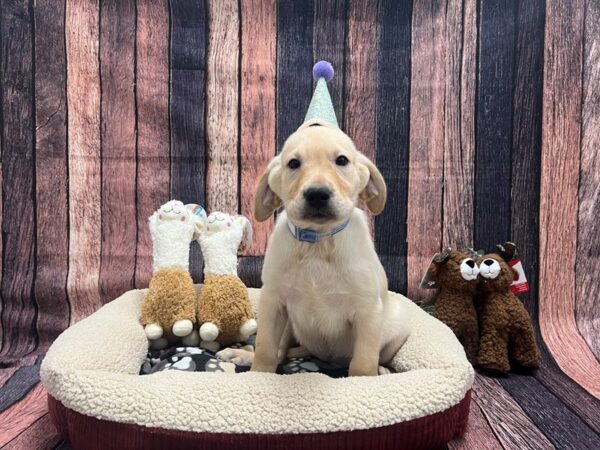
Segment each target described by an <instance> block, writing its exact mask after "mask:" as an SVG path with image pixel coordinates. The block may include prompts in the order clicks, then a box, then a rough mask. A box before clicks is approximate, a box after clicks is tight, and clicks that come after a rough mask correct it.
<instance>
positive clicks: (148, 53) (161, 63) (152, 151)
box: [135, 0, 171, 288]
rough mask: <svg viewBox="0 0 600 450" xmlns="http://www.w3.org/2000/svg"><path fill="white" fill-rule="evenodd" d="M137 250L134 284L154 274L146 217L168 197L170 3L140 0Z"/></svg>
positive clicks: (141, 284)
mask: <svg viewBox="0 0 600 450" xmlns="http://www.w3.org/2000/svg"><path fill="white" fill-rule="evenodd" d="M135 78H136V103H137V166H136V167H137V175H136V193H137V248H136V263H135V270H136V271H135V286H136V287H137V288H144V287H147V286H148V283H149V282H150V278H151V277H152V240H151V239H150V231H149V229H148V217H150V215H152V213H153V212H154V211H155V210H156V209H157V208H158V207H159V206H160V205H162V204H163V203H165V202H167V200H169V184H170V170H171V168H170V156H169V5H168V0H159V1H156V0H138V2H137V27H136V74H135Z"/></svg>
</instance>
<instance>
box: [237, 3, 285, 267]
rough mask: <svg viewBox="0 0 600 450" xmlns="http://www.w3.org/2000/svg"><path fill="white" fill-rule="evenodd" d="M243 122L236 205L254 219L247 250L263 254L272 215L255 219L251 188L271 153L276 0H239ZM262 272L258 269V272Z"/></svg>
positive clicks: (273, 109) (274, 119) (264, 167)
mask: <svg viewBox="0 0 600 450" xmlns="http://www.w3.org/2000/svg"><path fill="white" fill-rule="evenodd" d="M241 8H242V11H241V16H242V42H241V46H242V50H241V51H242V61H241V72H242V77H241V99H240V101H241V105H240V114H241V119H240V120H241V124H240V203H241V204H240V208H241V213H242V214H243V215H245V216H246V217H248V219H250V221H251V223H252V231H253V242H252V245H251V247H250V248H249V249H248V250H247V251H246V254H247V255H253V256H257V255H263V254H264V252H265V248H266V246H267V239H268V237H269V235H270V233H271V230H272V228H273V219H269V220H268V221H266V222H262V223H260V222H257V221H256V220H254V214H253V209H254V189H255V186H256V183H257V182H258V180H259V178H260V176H261V175H262V173H263V171H264V170H265V169H266V167H267V164H268V163H269V161H270V160H271V158H273V156H275V153H276V148H275V122H276V118H275V72H276V64H277V61H276V56H275V52H276V41H277V36H276V24H277V9H276V8H277V4H276V1H275V0H268V1H265V0H248V1H243V2H241ZM259 275H260V274H259Z"/></svg>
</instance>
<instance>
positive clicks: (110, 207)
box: [100, 0, 137, 303]
mask: <svg viewBox="0 0 600 450" xmlns="http://www.w3.org/2000/svg"><path fill="white" fill-rule="evenodd" d="M100 12H101V14H100V30H101V32H100V49H101V51H100V75H101V80H100V82H101V92H102V99H101V101H102V103H101V136H100V139H101V141H100V142H101V145H102V149H101V156H102V246H101V248H102V251H101V260H100V264H101V265H100V293H101V295H102V301H103V302H104V303H106V302H109V301H110V300H112V299H114V298H115V297H118V296H119V295H121V294H122V293H123V292H125V291H128V290H130V289H132V288H133V279H134V276H135V247H136V235H137V223H136V194H135V188H136V183H135V174H136V167H135V141H136V120H135V95H134V86H135V74H134V67H135V65H134V59H135V51H134V49H135V0H120V1H118V2H113V1H104V0H103V1H102V3H101V6H100Z"/></svg>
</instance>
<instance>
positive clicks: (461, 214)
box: [442, 0, 477, 248]
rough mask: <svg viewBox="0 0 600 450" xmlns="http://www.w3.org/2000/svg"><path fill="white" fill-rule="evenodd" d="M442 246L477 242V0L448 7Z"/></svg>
mask: <svg viewBox="0 0 600 450" xmlns="http://www.w3.org/2000/svg"><path fill="white" fill-rule="evenodd" d="M445 20H446V42H447V53H446V57H445V71H446V74H445V77H444V79H445V101H444V105H445V106H444V157H443V159H444V192H443V205H442V206H443V207H442V211H443V226H442V247H447V246H451V247H452V248H464V247H470V246H472V245H473V200H474V195H475V193H474V181H475V179H474V177H475V175H474V170H475V167H474V162H475V97H476V89H475V87H476V74H477V61H476V57H477V1H476V0H467V1H464V2H463V1H462V0H449V1H448V7H447V8H446V19H445Z"/></svg>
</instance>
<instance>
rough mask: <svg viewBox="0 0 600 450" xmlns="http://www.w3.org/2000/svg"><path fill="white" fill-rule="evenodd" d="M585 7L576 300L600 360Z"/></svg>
mask: <svg viewBox="0 0 600 450" xmlns="http://www.w3.org/2000/svg"><path fill="white" fill-rule="evenodd" d="M585 8H586V10H585V37H584V40H585V47H584V60H583V100H582V101H583V104H582V110H581V112H582V117H581V164H580V174H579V177H580V178H579V198H578V200H579V213H578V222H577V256H576V268H575V295H576V299H575V301H576V313H577V325H578V326H579V330H580V331H581V334H582V335H583V337H584V339H585V340H586V342H587V344H588V345H589V346H590V348H591V350H592V352H594V354H595V355H596V358H598V359H600V320H599V319H598V311H599V310H600V282H599V281H598V275H597V271H598V267H600V265H599V263H600V239H599V236H600V224H599V223H598V217H600V89H599V86H600V3H599V2H597V1H587V2H586V4H585Z"/></svg>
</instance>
